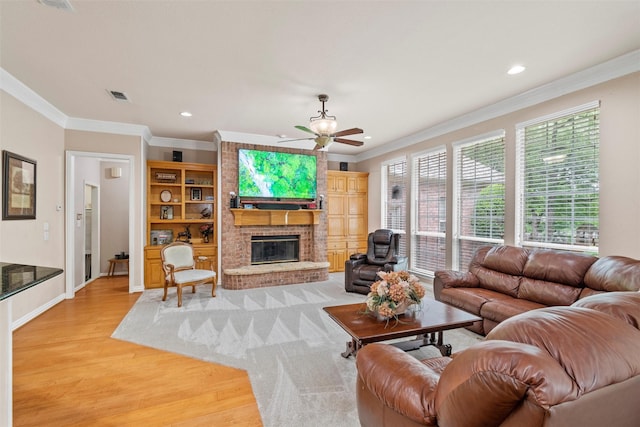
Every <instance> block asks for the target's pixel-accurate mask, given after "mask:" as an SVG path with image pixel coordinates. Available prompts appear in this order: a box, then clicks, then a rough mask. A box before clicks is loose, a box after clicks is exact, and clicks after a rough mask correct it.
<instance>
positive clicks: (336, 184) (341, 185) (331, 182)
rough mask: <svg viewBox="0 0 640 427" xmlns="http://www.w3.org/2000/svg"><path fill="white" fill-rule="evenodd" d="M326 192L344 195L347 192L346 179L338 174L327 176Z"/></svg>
mask: <svg viewBox="0 0 640 427" xmlns="http://www.w3.org/2000/svg"><path fill="white" fill-rule="evenodd" d="M327 190H328V191H329V192H334V193H344V192H346V191H347V178H346V177H345V176H344V175H340V174H333V173H328V174H327Z"/></svg>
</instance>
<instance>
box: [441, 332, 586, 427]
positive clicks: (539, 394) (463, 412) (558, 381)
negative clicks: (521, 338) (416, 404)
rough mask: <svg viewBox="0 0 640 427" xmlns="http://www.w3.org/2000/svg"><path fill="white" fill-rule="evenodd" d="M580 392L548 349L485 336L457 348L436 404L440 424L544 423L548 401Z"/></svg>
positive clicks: (566, 398) (559, 400) (570, 398)
mask: <svg viewBox="0 0 640 427" xmlns="http://www.w3.org/2000/svg"><path fill="white" fill-rule="evenodd" d="M580 394H581V390H580V389H579V387H578V386H577V384H576V383H575V382H574V381H573V379H572V378H571V377H570V376H569V375H568V374H567V372H566V371H565V369H564V368H563V366H562V365H561V364H560V363H558V361H556V360H555V359H554V358H553V357H552V356H551V355H550V354H549V353H548V351H547V350H545V349H541V348H538V347H535V346H533V345H529V344H522V343H518V342H511V341H502V340H490V339H488V340H486V341H483V342H481V343H478V344H474V345H472V346H471V347H469V348H467V349H466V350H463V351H461V352H460V353H458V354H457V355H456V357H455V358H453V359H452V361H451V362H450V363H449V364H448V365H447V368H446V369H445V370H444V371H443V372H442V375H441V376H440V381H439V382H438V386H437V390H436V396H435V404H436V408H437V415H438V423H439V424H440V425H447V426H463V425H464V426H498V425H503V423H505V424H509V425H543V419H544V417H545V414H547V415H548V409H549V408H550V407H553V406H555V405H558V404H560V403H563V402H568V401H573V400H575V399H577V398H578V397H579V396H580ZM552 418H553V417H552ZM507 419H508V420H509V421H510V423H507V422H506V421H505V420H507ZM470 420H473V422H470Z"/></svg>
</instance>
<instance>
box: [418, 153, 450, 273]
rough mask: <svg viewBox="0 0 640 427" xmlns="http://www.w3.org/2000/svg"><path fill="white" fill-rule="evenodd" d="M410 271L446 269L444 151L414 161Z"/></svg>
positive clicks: (445, 154) (445, 166) (445, 164)
mask: <svg viewBox="0 0 640 427" xmlns="http://www.w3.org/2000/svg"><path fill="white" fill-rule="evenodd" d="M412 182H413V195H414V196H413V209H412V215H411V218H412V227H411V229H412V232H411V233H412V236H411V265H410V268H411V270H414V271H419V272H422V273H424V274H426V275H432V274H433V272H434V271H437V270H443V269H444V268H445V256H446V246H445V245H446V242H445V236H446V234H445V232H446V225H447V223H446V218H447V217H446V213H447V210H446V203H447V153H446V151H445V149H444V148H442V149H438V150H436V151H432V152H429V153H425V154H422V155H418V156H416V157H415V158H414V159H413V167H412Z"/></svg>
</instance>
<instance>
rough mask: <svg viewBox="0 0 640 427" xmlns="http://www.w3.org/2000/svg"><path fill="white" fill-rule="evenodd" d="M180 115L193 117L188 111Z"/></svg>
mask: <svg viewBox="0 0 640 427" xmlns="http://www.w3.org/2000/svg"><path fill="white" fill-rule="evenodd" d="M180 115H181V116H182V117H191V116H193V114H191V113H190V112H188V111H183V112H182V113H180Z"/></svg>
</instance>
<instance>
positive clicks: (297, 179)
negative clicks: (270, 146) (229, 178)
mask: <svg viewBox="0 0 640 427" xmlns="http://www.w3.org/2000/svg"><path fill="white" fill-rule="evenodd" d="M238 196H240V198H252V197H260V198H269V199H274V198H275V199H307V200H313V199H315V198H316V156H310V155H307V154H292V153H283V152H279V151H260V150H247V149H243V148H241V149H239V150H238Z"/></svg>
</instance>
